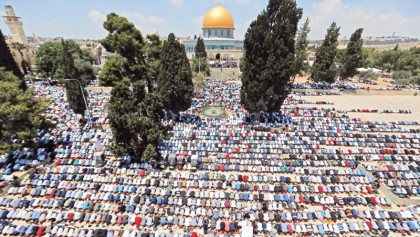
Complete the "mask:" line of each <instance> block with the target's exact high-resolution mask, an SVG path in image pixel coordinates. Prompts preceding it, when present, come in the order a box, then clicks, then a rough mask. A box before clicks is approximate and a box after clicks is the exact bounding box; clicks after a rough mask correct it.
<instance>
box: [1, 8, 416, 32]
mask: <svg viewBox="0 0 420 237" xmlns="http://www.w3.org/2000/svg"><path fill="white" fill-rule="evenodd" d="M217 2H218V1H217V0H0V5H1V8H0V15H2V16H3V15H5V12H4V7H3V6H4V5H5V4H10V5H12V6H13V8H14V10H15V13H16V15H17V16H20V17H22V21H23V24H24V29H25V32H26V34H27V35H32V34H35V35H37V36H41V37H64V38H84V39H102V38H104V37H105V36H106V35H107V32H106V31H105V30H104V29H103V27H102V24H103V22H104V20H105V18H106V15H107V14H108V13H110V12H115V13H117V14H119V15H122V16H125V17H127V18H128V19H129V20H130V21H131V22H133V23H134V24H135V25H136V27H137V28H138V29H140V30H141V32H142V34H143V35H146V34H150V33H156V32H157V33H159V34H160V35H168V34H169V33H171V32H173V33H175V35H176V36H183V37H185V36H194V35H195V34H196V35H197V36H198V35H199V34H200V33H201V24H202V18H203V16H204V15H205V14H206V12H207V11H208V10H209V9H210V8H211V7H213V6H215V5H216V4H217ZM220 2H221V5H223V6H224V7H226V8H227V9H228V10H229V11H230V12H231V14H232V16H233V18H234V21H235V28H236V33H235V36H236V38H237V39H243V38H244V35H245V33H246V30H247V28H248V26H249V24H250V23H251V22H252V20H254V19H255V18H256V17H257V15H258V14H259V13H261V11H262V10H263V9H264V8H265V7H266V6H267V2H268V0H220ZM296 2H297V5H298V6H299V7H301V8H302V9H303V17H302V20H301V21H300V25H301V24H303V22H304V20H305V19H306V18H307V17H308V18H309V19H310V21H311V23H310V27H311V32H310V34H309V38H310V39H311V40H318V39H323V38H324V36H325V33H326V29H327V28H328V26H329V25H330V24H331V23H332V22H333V21H335V22H337V25H338V26H341V30H340V39H343V38H344V37H347V38H349V37H350V35H351V33H352V32H354V30H356V29H357V28H360V27H362V28H364V33H363V36H364V37H368V36H390V35H392V34H393V33H394V32H395V35H398V36H407V37H411V38H420V10H419V9H420V0H297V1H296ZM0 29H1V30H2V31H3V33H4V34H5V35H9V34H10V32H9V29H8V28H7V26H6V24H5V23H4V21H3V20H1V21H0Z"/></svg>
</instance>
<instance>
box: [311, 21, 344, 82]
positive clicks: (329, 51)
mask: <svg viewBox="0 0 420 237" xmlns="http://www.w3.org/2000/svg"><path fill="white" fill-rule="evenodd" d="M339 32H340V27H337V24H336V23H335V22H333V23H332V24H331V26H330V27H329V28H328V30H327V34H326V35H325V39H324V41H323V42H322V44H321V46H319V47H318V49H317V50H316V53H315V61H314V64H313V65H312V68H311V80H313V81H315V82H328V83H334V82H335V80H336V77H337V66H336V64H335V57H336V54H337V45H338V36H339V34H340V33H339Z"/></svg>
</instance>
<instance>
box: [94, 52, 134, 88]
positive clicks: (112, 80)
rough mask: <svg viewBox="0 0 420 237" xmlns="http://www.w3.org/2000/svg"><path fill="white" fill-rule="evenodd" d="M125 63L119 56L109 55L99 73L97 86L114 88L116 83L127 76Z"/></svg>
mask: <svg viewBox="0 0 420 237" xmlns="http://www.w3.org/2000/svg"><path fill="white" fill-rule="evenodd" d="M126 68H128V65H127V61H126V60H125V58H123V57H121V56H120V55H111V56H109V57H108V59H107V60H106V63H105V65H104V66H103V68H102V70H101V72H100V73H99V85H101V86H115V85H116V83H117V82H120V81H122V80H123V78H124V76H125V75H128V74H127V71H126Z"/></svg>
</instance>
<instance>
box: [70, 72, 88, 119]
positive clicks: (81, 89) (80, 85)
mask: <svg viewBox="0 0 420 237" xmlns="http://www.w3.org/2000/svg"><path fill="white" fill-rule="evenodd" d="M63 81H75V82H77V83H78V84H79V87H80V91H81V92H82V96H83V101H84V102H85V106H86V110H87V111H88V117H89V118H90V119H91V117H90V111H89V107H88V104H87V102H86V97H85V93H84V92H83V87H82V83H80V81H79V80H77V79H63Z"/></svg>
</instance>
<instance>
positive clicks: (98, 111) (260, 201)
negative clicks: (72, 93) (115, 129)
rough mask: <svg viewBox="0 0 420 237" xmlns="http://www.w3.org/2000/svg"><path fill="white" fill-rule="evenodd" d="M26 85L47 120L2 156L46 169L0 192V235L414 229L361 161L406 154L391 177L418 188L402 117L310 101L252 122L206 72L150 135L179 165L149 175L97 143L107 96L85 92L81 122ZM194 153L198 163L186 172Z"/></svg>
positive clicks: (52, 92) (234, 91) (46, 92)
mask: <svg viewBox="0 0 420 237" xmlns="http://www.w3.org/2000/svg"><path fill="white" fill-rule="evenodd" d="M35 89H36V91H37V93H39V95H40V96H46V97H48V98H51V99H52V106H51V108H50V109H49V110H48V113H47V116H49V118H51V119H53V120H54V121H55V122H56V124H57V127H56V128H55V129H54V130H53V131H50V132H48V133H47V132H42V131H40V134H39V135H40V138H39V139H37V143H38V144H37V147H36V149H24V150H22V151H15V152H14V153H12V154H11V155H9V156H6V158H7V159H8V161H7V162H8V163H7V164H9V162H14V164H13V166H15V165H16V163H20V162H22V163H25V162H26V163H28V162H27V161H22V160H29V161H31V160H37V161H39V162H40V163H43V164H45V166H46V167H45V168H42V169H36V170H34V173H33V174H31V175H27V176H25V177H24V178H23V179H21V180H19V182H18V184H17V185H16V187H12V188H10V189H9V190H8V191H7V192H6V196H1V197H0V220H1V221H0V233H1V234H3V235H39V236H42V235H47V236H82V237H85V236H115V237H119V236H124V237H131V236H156V235H159V236H165V237H166V236H171V237H172V236H184V237H196V236H197V235H198V233H197V232H198V231H199V232H200V233H201V232H203V233H204V234H208V235H210V236H214V235H216V236H225V235H235V236H239V234H240V231H241V229H242V227H243V226H245V225H251V226H252V227H253V231H254V232H255V233H254V234H267V235H270V236H275V235H276V234H289V235H298V234H309V235H324V234H327V235H332V234H346V233H352V234H381V233H386V232H394V233H396V234H401V235H402V234H409V233H414V232H417V231H419V230H420V226H419V222H418V214H417V211H412V210H407V209H403V208H398V209H395V210H393V207H395V205H393V203H392V201H391V199H389V198H388V197H383V196H381V195H378V193H377V189H378V188H379V181H382V182H383V181H384V180H385V179H384V178H382V177H381V174H382V176H384V177H385V175H383V174H384V172H385V171H381V172H382V173H378V174H376V173H375V171H379V170H381V169H382V170H384V169H383V168H380V167H379V166H378V167H376V166H375V167H373V166H372V167H371V168H367V169H368V170H371V171H372V173H374V175H375V178H370V177H369V176H368V175H367V173H366V171H365V170H364V169H363V167H362V165H361V164H363V162H365V161H378V162H380V163H379V164H382V163H383V164H384V165H388V163H386V162H393V164H394V165H396V166H397V167H400V165H401V164H403V162H405V163H404V165H406V166H407V167H412V168H409V169H405V168H401V169H403V171H404V173H405V175H404V177H410V178H408V180H410V181H412V182H405V181H407V180H404V179H403V180H404V182H401V181H400V182H398V181H396V182H393V181H394V179H390V181H389V183H392V184H395V185H394V186H392V187H393V188H399V189H400V190H401V187H409V186H408V185H409V184H411V185H412V186H411V189H410V190H411V192H412V195H416V193H418V185H415V184H414V183H415V182H414V179H416V176H415V174H413V173H414V172H417V168H416V167H418V165H417V162H418V155H419V153H418V152H419V147H418V135H417V134H416V133H418V129H415V128H413V129H407V128H403V127H401V126H400V122H399V123H393V124H391V123H384V122H370V121H362V120H360V119H354V118H347V117H345V118H343V117H339V116H338V115H337V113H338V112H337V111H334V110H333V109H325V110H322V109H316V108H315V109H314V108H301V109H297V108H287V109H283V110H281V111H279V112H275V113H272V114H264V113H261V114H260V117H262V118H263V120H259V121H257V122H255V120H254V118H253V117H251V116H254V115H252V114H249V113H247V112H246V111H245V110H244V108H243V107H242V106H241V105H240V103H239V94H240V93H239V89H240V85H238V84H235V83H226V82H223V81H218V80H211V81H207V82H206V84H205V90H203V91H202V92H200V93H199V94H198V95H197V97H196V98H195V99H194V103H193V106H192V107H191V109H189V110H188V111H186V112H185V113H181V115H180V116H178V117H177V118H176V119H175V120H176V121H173V120H172V119H173V118H172V117H170V116H167V117H166V118H165V120H164V122H165V123H167V124H171V126H172V128H173V131H172V137H171V138H170V139H169V140H164V141H161V142H160V143H159V149H160V152H161V155H162V158H166V157H168V156H169V155H172V154H175V155H176V156H182V157H185V158H186V159H185V160H186V162H185V163H183V164H182V165H181V166H177V167H176V168H175V169H176V170H174V171H169V172H168V171H154V172H149V171H147V170H148V169H147V168H148V167H149V164H148V163H142V164H133V163H130V161H129V159H128V158H127V157H117V158H115V157H113V155H112V153H111V152H109V151H108V150H107V149H106V148H107V146H109V144H110V139H111V136H112V134H111V131H110V129H105V130H104V128H103V127H101V126H100V125H104V124H106V123H107V118H106V116H107V114H106V111H105V110H104V108H105V107H106V104H107V102H108V101H109V93H107V92H91V93H90V94H89V104H90V105H91V106H90V107H91V108H90V111H89V113H90V115H91V117H93V119H91V120H90V121H89V122H88V123H86V124H80V123H79V120H78V117H77V116H76V115H74V114H73V113H72V112H71V110H70V109H69V107H68V105H67V103H66V99H65V92H64V90H63V88H62V87H58V86H54V87H49V86H46V85H35ZM290 101H291V103H292V104H293V103H294V102H293V101H294V100H293V99H290ZM206 106H224V107H226V109H227V110H228V111H229V112H230V114H229V116H228V117H226V118H223V119H209V118H201V116H200V112H201V110H202V108H203V107H206ZM247 117H251V121H250V123H248V122H247ZM270 117H271V120H270ZM276 128H278V129H276ZM394 132H398V133H401V134H395V135H394V134H390V133H394ZM337 145H338V146H349V147H348V148H336V147H333V146H337ZM330 146H331V147H330ZM98 151H99V152H98ZM98 153H101V156H98ZM192 155H195V156H197V158H198V161H199V162H198V163H199V165H198V167H197V171H196V172H194V173H191V171H190V170H191V169H192V167H191V162H188V161H190V160H189V159H190V157H191V156H192ZM30 164H31V163H30ZM13 166H12V169H11V170H12V171H14V169H13ZM8 168H10V166H9V167H8ZM397 169H398V170H400V168H395V170H397ZM388 172H389V171H388ZM408 173H410V174H408ZM387 177H388V176H387ZM389 177H394V176H392V174H390V176H389ZM395 177H398V175H396V176H395ZM401 177H403V176H402V174H401ZM411 177H412V178H411ZM417 177H418V176H417ZM22 221H23V222H25V224H22ZM120 227H123V229H121V228H120Z"/></svg>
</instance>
